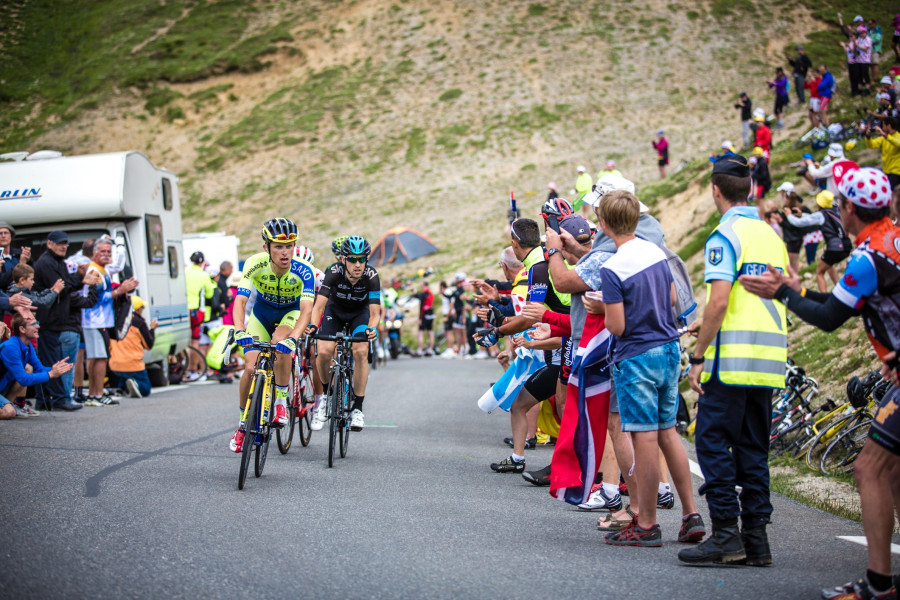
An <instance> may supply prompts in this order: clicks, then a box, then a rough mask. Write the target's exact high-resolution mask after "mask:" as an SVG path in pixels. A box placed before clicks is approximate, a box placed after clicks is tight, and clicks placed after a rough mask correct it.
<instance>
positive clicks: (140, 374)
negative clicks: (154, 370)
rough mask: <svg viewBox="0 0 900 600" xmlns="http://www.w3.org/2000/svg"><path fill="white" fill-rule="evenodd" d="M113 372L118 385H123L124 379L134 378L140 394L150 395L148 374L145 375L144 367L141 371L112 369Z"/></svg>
mask: <svg viewBox="0 0 900 600" xmlns="http://www.w3.org/2000/svg"><path fill="white" fill-rule="evenodd" d="M113 373H115V375H116V377H118V378H119V385H120V386H121V387H123V388H124V387H125V380H126V379H134V380H135V381H136V382H137V386H138V390H140V392H141V396H143V397H144V398H146V397H147V396H149V395H150V376H149V375H147V370H146V369H144V370H143V371H131V372H124V371H113Z"/></svg>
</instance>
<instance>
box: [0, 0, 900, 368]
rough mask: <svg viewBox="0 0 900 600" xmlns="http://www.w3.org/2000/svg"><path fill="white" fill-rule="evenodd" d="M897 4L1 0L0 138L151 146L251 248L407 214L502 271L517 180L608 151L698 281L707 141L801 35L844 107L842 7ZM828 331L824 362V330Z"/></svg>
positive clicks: (526, 195) (523, 195)
mask: <svg viewBox="0 0 900 600" xmlns="http://www.w3.org/2000/svg"><path fill="white" fill-rule="evenodd" d="M888 9H889V5H888V3H887V2H886V1H882V0H877V1H875V2H867V3H864V4H863V3H852V2H845V1H841V0H824V1H817V2H812V1H810V0H803V1H801V2H798V3H784V2H776V1H775V0H739V1H731V0H728V1H726V0H701V1H700V2H697V3H693V4H685V3H677V2H671V1H667V0H645V1H643V2H630V1H627V0H614V1H611V2H600V1H599V0H589V1H586V2H576V1H574V0H562V1H559V2H546V1H545V2H501V1H499V0H487V1H482V2H471V1H460V2H454V3H449V2H448V3H435V2H428V1H426V0H394V1H388V2H382V1H375V0H350V1H344V2H340V1H336V0H296V1H291V0H279V1H274V0H252V1H251V0H215V1H211V0H165V1H162V0H94V1H92V2H78V1H75V0H7V1H6V2H4V3H2V4H0V22H2V23H3V24H4V26H3V27H2V28H0V64H3V74H2V77H0V78H2V81H0V152H7V151H12V150H30V151H34V150H38V149H41V148H52V149H58V150H62V151H63V152H65V153H67V154H83V153H91V152H104V151H115V150H126V149H138V150H142V151H144V152H145V153H146V154H147V155H148V156H149V157H150V158H151V159H152V160H153V161H154V162H155V163H157V164H159V165H162V166H166V167H168V168H170V169H173V170H174V171H175V172H177V173H178V174H179V177H180V189H181V193H182V201H183V207H184V209H183V210H184V219H185V228H186V230H187V231H214V230H224V231H228V232H230V233H234V234H237V235H239V236H241V237H242V239H243V240H244V242H245V245H244V247H243V250H244V251H245V252H249V251H251V250H254V249H255V245H256V243H257V242H256V240H257V237H256V230H257V228H258V227H259V224H260V222H261V221H262V220H263V218H265V217H268V216H274V215H285V216H290V217H292V218H294V219H296V220H297V221H298V222H300V223H301V227H302V230H303V234H304V236H303V237H304V242H306V243H307V244H309V245H311V246H312V247H313V248H314V249H315V251H316V252H317V254H318V255H320V256H324V255H326V254H327V251H328V250H327V249H328V247H329V242H330V240H331V239H332V238H333V237H335V236H336V235H339V234H342V233H348V232H358V233H361V234H363V235H366V236H368V237H370V238H371V239H375V238H377V237H379V236H380V235H381V234H382V233H383V232H384V231H386V230H387V229H388V228H389V227H392V226H396V225H408V226H412V227H415V228H417V229H419V230H421V231H423V232H424V233H426V234H428V235H429V236H430V237H431V238H432V239H433V240H434V241H435V242H436V243H437V245H438V246H439V247H440V248H441V249H442V250H441V252H440V253H439V254H438V255H436V256H434V257H432V258H430V259H428V260H427V261H424V262H423V263H422V265H421V266H425V265H427V264H430V265H433V266H435V267H437V268H438V269H439V270H441V271H442V272H445V273H446V272H451V271H452V270H455V269H458V268H463V269H466V270H468V271H469V272H470V273H474V274H494V275H495V273H493V270H494V266H495V264H496V253H497V252H498V251H499V250H500V249H501V248H502V246H503V245H505V243H506V241H505V239H504V235H503V225H504V224H505V211H506V202H507V198H508V194H509V190H510V189H514V190H515V191H516V196H517V198H519V200H520V206H521V208H522V209H523V213H524V214H526V215H533V214H534V213H536V210H537V207H538V206H539V205H540V203H541V202H542V201H543V199H544V197H545V191H546V185H547V182H549V181H551V180H553V181H556V182H557V183H558V186H559V189H560V191H561V192H562V193H563V195H566V193H567V192H568V190H569V189H570V188H571V187H572V186H573V184H574V179H575V167H576V166H577V165H579V164H584V165H586V166H587V167H588V169H589V171H590V173H591V174H595V173H596V172H597V171H598V170H599V169H600V168H601V166H602V165H603V164H604V163H605V161H606V160H607V159H610V158H612V159H615V160H616V161H617V162H618V165H619V167H620V168H621V169H622V170H623V172H624V173H625V174H626V176H629V177H630V178H632V179H634V180H636V181H638V182H639V188H640V195H641V197H642V199H643V200H644V201H645V202H647V203H648V204H650V205H652V206H653V207H654V211H655V214H657V215H658V216H659V218H660V220H661V221H662V222H663V224H664V226H665V227H666V231H667V239H668V240H669V243H670V245H671V246H673V247H675V248H678V249H680V252H681V254H682V256H684V257H685V258H686V259H688V260H689V262H690V264H691V265H692V268H693V269H694V273H695V275H697V276H699V272H700V271H699V260H698V258H697V252H698V251H699V250H700V249H701V248H702V243H703V240H704V239H705V236H706V234H707V233H708V231H709V230H710V229H711V227H712V226H714V224H715V216H714V215H713V210H712V204H711V201H710V199H709V192H708V189H707V185H708V162H707V161H706V156H707V155H708V154H709V152H710V151H711V150H715V149H716V148H717V147H718V145H719V142H720V141H721V140H722V139H725V138H730V139H739V122H738V118H737V112H736V111H735V110H734V108H733V107H732V103H733V101H734V99H735V98H736V96H737V93H738V92H739V91H741V90H746V91H748V92H749V93H750V95H751V97H752V98H753V99H754V102H755V104H756V105H758V106H764V107H766V108H770V106H771V101H772V97H771V94H770V92H769V91H768V89H767V87H766V85H765V80H766V79H767V78H770V77H771V75H772V73H773V71H774V68H775V66H778V65H784V66H787V65H786V61H785V56H786V55H787V54H793V51H792V48H793V46H794V45H796V44H797V43H803V44H804V45H805V46H806V48H807V51H808V54H810V55H811V56H812V57H813V60H814V61H815V62H816V63H817V64H818V63H820V62H822V61H823V60H824V61H826V62H828V64H830V65H833V69H832V71H833V72H834V73H835V75H836V76H837V77H838V81H839V84H840V85H841V88H840V93H839V97H838V102H836V109H837V110H838V112H843V113H845V114H850V113H851V112H852V110H853V109H854V108H855V105H856V104H857V103H853V102H850V101H849V99H847V98H846V81H845V80H846V75H845V73H844V69H843V68H842V67H841V65H842V64H843V55H842V51H841V49H840V48H839V46H838V44H837V42H838V40H839V39H840V38H841V36H840V33H839V32H838V30H837V28H836V26H835V25H836V20H837V16H836V15H837V12H838V11H842V12H843V14H844V15H845V17H846V20H848V21H849V20H851V19H852V17H853V15H855V14H857V13H859V12H861V11H864V14H866V16H868V15H870V14H876V15H877V16H878V18H879V21H880V22H881V24H882V27H883V28H884V30H885V31H886V33H887V35H886V38H887V39H888V40H889V39H890V27H889V25H888V23H889V21H890V12H889V10H888ZM803 114H804V111H796V112H795V113H793V114H792V115H791V116H790V117H789V123H790V124H791V125H792V127H794V129H793V130H792V131H788V132H785V133H783V134H782V133H778V134H776V135H777V138H776V141H778V142H781V145H779V146H778V152H777V153H776V158H775V159H774V161H773V171H774V174H775V177H776V181H777V180H778V178H792V179H796V176H794V175H793V174H792V172H791V169H790V167H789V163H790V162H791V161H792V160H795V157H794V153H790V152H788V151H787V146H788V145H789V144H788V143H787V142H786V140H788V139H789V137H790V136H791V135H792V133H796V132H798V131H799V130H800V129H802V128H803ZM657 129H664V130H665V131H666V134H667V137H668V138H669V140H670V143H671V151H672V158H673V165H672V169H671V170H670V172H672V171H675V168H676V167H677V166H678V165H679V163H683V164H682V165H681V170H680V171H679V172H678V173H677V174H675V175H674V176H672V177H670V178H669V179H667V180H666V181H664V182H661V183H658V182H657V181H656V179H655V178H656V167H655V153H654V152H653V150H652V149H651V148H650V144H649V142H650V140H651V139H652V137H653V134H654V133H655V131H656V130H657ZM798 156H799V155H798ZM418 266H420V265H414V266H413V268H415V267H418ZM408 270H409V269H407V271H408ZM395 271H396V270H393V271H392V270H388V275H391V274H394V272H395ZM818 335H819V334H809V335H807V334H803V335H802V336H798V338H801V339H806V338H810V339H813V340H818V338H817V337H816V336H818ZM821 335H824V334H821ZM823 339H834V338H823ZM854 339H855V338H854ZM816 344H818V345H819V346H822V347H821V349H820V350H821V352H820V353H819V354H816V355H815V356H813V355H812V354H811V355H810V356H809V359H810V360H811V361H815V360H816V358H817V357H819V356H821V355H822V353H824V352H825V351H826V348H825V346H827V345H828V344H827V343H825V342H819V341H815V343H814V347H818V346H815V345H816ZM811 347H812V346H811ZM811 352H812V350H811ZM828 364H830V363H828ZM843 374H844V371H843V370H839V372H837V373H836V374H835V376H836V377H843Z"/></svg>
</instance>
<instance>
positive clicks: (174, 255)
mask: <svg viewBox="0 0 900 600" xmlns="http://www.w3.org/2000/svg"><path fill="white" fill-rule="evenodd" d="M168 254H169V277H171V278H172V279H178V249H177V248H175V246H169V252H168Z"/></svg>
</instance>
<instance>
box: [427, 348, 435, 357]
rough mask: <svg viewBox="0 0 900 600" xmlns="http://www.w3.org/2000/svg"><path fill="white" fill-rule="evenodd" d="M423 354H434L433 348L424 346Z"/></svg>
mask: <svg viewBox="0 0 900 600" xmlns="http://www.w3.org/2000/svg"><path fill="white" fill-rule="evenodd" d="M425 356H434V350H432V349H431V348H425Z"/></svg>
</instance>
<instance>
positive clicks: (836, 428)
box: [806, 413, 856, 471]
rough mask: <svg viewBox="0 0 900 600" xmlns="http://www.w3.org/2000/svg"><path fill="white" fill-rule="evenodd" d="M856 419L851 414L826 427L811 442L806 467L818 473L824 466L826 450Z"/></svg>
mask: <svg viewBox="0 0 900 600" xmlns="http://www.w3.org/2000/svg"><path fill="white" fill-rule="evenodd" d="M855 419H856V413H850V414H849V415H845V416H844V417H842V418H840V419H838V420H837V421H834V422H833V423H829V424H827V425H825V426H824V427H823V428H822V429H821V431H819V433H817V434H816V437H814V438H813V439H812V441H811V442H810V445H809V449H808V450H807V451H806V466H807V467H809V468H810V469H812V470H813V471H818V470H819V467H820V466H821V464H822V454H823V453H824V452H825V449H826V448H827V447H828V445H829V444H831V442H833V441H834V438H835V436H837V435H839V434H840V433H842V430H843V429H844V428H845V427H846V426H847V424H848V423H850V422H851V420H853V422H855Z"/></svg>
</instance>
